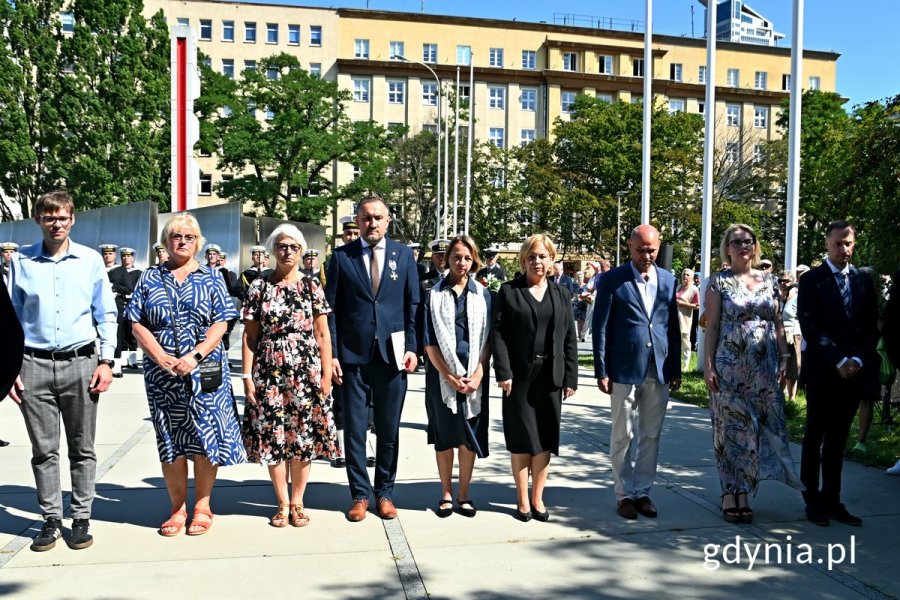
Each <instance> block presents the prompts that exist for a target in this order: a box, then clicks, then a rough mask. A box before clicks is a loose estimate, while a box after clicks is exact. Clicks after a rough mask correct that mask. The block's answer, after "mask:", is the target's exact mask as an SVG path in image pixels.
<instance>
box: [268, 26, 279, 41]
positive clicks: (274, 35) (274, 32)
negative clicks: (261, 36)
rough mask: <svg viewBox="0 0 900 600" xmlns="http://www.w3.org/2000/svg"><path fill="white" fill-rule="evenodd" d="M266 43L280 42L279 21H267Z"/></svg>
mask: <svg viewBox="0 0 900 600" xmlns="http://www.w3.org/2000/svg"><path fill="white" fill-rule="evenodd" d="M266 43H267V44H277V43H278V23H266Z"/></svg>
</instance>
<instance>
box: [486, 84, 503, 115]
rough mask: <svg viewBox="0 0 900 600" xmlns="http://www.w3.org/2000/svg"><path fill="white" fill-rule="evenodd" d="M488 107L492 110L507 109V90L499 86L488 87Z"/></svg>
mask: <svg viewBox="0 0 900 600" xmlns="http://www.w3.org/2000/svg"><path fill="white" fill-rule="evenodd" d="M488 106H489V107H490V108H499V109H504V108H506V88H502V87H498V86H493V85H492V86H489V87H488Z"/></svg>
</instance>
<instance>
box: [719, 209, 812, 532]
mask: <svg viewBox="0 0 900 600" xmlns="http://www.w3.org/2000/svg"><path fill="white" fill-rule="evenodd" d="M720 250H721V254H722V262H727V263H728V264H730V265H731V268H729V269H726V270H724V271H722V272H720V273H718V274H716V275H715V276H713V277H712V278H711V279H710V282H709V286H708V287H707V291H706V315H707V330H706V348H705V351H706V359H705V360H706V383H707V385H708V386H709V392H710V394H709V408H710V413H711V416H712V424H713V447H714V452H715V456H716V466H717V467H718V471H719V481H720V483H721V487H722V516H723V518H724V519H725V520H726V521H728V522H730V523H734V522H738V521H740V522H744V523H750V522H752V521H753V511H752V510H751V508H750V505H749V503H748V500H747V494H748V493H753V494H755V493H756V489H757V486H758V484H759V482H760V481H762V480H763V479H775V480H778V481H781V482H783V483H786V484H787V485H790V486H792V487H795V488H797V489H803V485H802V484H801V483H800V477H799V475H798V474H797V471H796V468H795V467H794V461H793V459H792V458H791V453H790V448H789V446H788V440H787V429H786V428H785V421H784V396H783V395H782V393H781V388H780V386H779V380H781V379H783V378H784V373H785V367H786V365H787V357H788V354H787V348H786V346H785V338H784V327H783V325H782V322H781V316H780V310H779V306H778V304H779V295H778V291H777V290H778V288H777V285H776V283H775V280H774V278H773V277H772V276H771V275H767V274H765V273H762V272H761V271H757V270H756V269H753V268H752V265H753V264H755V263H756V262H757V261H758V260H759V242H758V241H757V239H756V234H755V233H754V232H753V230H752V229H751V228H750V227H748V226H747V225H732V226H731V227H729V228H728V229H727V230H726V232H725V236H724V237H723V239H722V244H721V248H720Z"/></svg>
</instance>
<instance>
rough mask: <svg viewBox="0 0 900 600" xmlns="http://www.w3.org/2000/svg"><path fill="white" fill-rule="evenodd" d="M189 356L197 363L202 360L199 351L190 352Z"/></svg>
mask: <svg viewBox="0 0 900 600" xmlns="http://www.w3.org/2000/svg"><path fill="white" fill-rule="evenodd" d="M191 358H193V359H194V360H196V361H197V364H198V365H199V364H200V363H201V362H203V355H202V354H200V353H199V352H194V353H193V354H191Z"/></svg>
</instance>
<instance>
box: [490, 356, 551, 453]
mask: <svg viewBox="0 0 900 600" xmlns="http://www.w3.org/2000/svg"><path fill="white" fill-rule="evenodd" d="M551 361H552V359H549V360H543V359H535V361H534V367H533V368H532V370H531V373H530V374H529V376H528V377H526V378H516V377H513V384H512V389H511V390H510V393H509V396H506V395H504V396H503V435H504V437H505V438H506V449H507V450H509V451H510V452H511V453H513V454H531V455H532V456H535V455H538V454H541V453H543V452H548V451H549V452H552V453H553V454H556V455H559V428H560V422H561V416H562V390H561V389H560V388H557V387H554V386H553V363H552V362H551Z"/></svg>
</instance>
